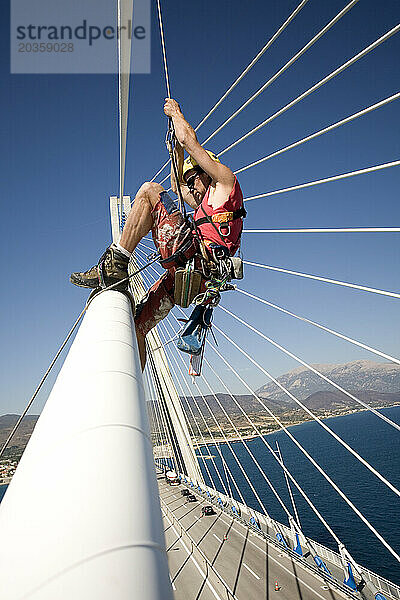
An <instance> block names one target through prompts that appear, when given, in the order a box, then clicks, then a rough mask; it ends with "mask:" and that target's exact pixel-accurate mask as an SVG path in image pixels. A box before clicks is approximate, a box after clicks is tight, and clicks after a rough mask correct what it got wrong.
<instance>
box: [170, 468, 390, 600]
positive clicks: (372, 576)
mask: <svg viewBox="0 0 400 600" xmlns="http://www.w3.org/2000/svg"><path fill="white" fill-rule="evenodd" d="M160 470H161V469H160ZM181 477H182V483H184V484H186V485H187V486H188V487H189V489H191V491H193V492H194V493H196V494H198V495H201V496H202V497H203V498H205V499H207V500H208V501H210V503H212V504H215V505H216V506H218V508H219V509H221V510H223V511H224V512H225V513H226V514H228V515H229V516H231V517H232V518H234V519H235V520H238V521H240V522H241V523H242V524H244V525H246V527H248V528H249V529H251V530H252V531H253V532H255V533H256V534H258V535H260V536H261V537H263V538H266V539H268V541H269V542H270V543H271V544H273V545H274V546H276V547H278V548H279V549H280V550H281V551H284V552H286V553H288V554H289V555H290V556H291V557H292V558H293V559H294V560H296V562H298V563H300V564H302V565H303V566H305V567H307V569H309V570H311V571H313V573H314V574H315V575H317V576H319V577H321V578H323V579H324V580H325V581H326V582H328V583H330V584H334V585H335V587H337V588H338V589H340V590H341V591H342V592H344V593H346V594H347V595H348V596H349V597H350V598H359V596H357V593H356V592H352V590H351V589H350V588H349V587H348V586H346V585H344V584H343V583H342V582H340V581H339V580H337V579H333V578H332V577H329V576H327V575H325V574H324V572H323V571H322V570H320V569H319V568H318V567H316V566H314V565H313V564H310V563H308V562H306V561H305V560H304V559H303V558H301V557H300V556H299V555H298V554H297V553H296V552H294V551H293V550H292V549H291V548H285V547H284V546H283V544H281V543H279V542H278V541H277V540H276V539H275V537H273V536H271V535H270V534H269V533H268V532H267V531H264V529H263V527H265V528H269V527H270V524H269V523H268V521H267V519H266V517H265V515H263V514H261V513H259V512H258V511H256V510H254V509H252V508H249V507H248V506H246V505H245V504H242V503H241V502H237V501H235V503H234V504H233V503H232V500H231V499H230V498H229V497H228V496H225V495H224V494H223V493H220V492H219V491H218V492H217V493H218V496H216V495H215V494H216V492H215V490H214V489H212V488H210V487H208V486H206V485H202V486H198V485H197V484H196V485H195V484H194V483H193V482H191V481H190V479H188V478H187V477H186V476H185V475H184V474H181ZM232 507H235V508H236V509H239V511H238V514H236V513H235V511H233V510H232ZM252 517H254V518H255V519H256V520H257V521H258V522H259V523H260V527H257V526H256V525H253V524H252V523H250V519H251V518H252ZM278 524H279V527H280V528H282V530H283V532H284V533H285V535H286V536H287V537H288V538H289V539H291V540H292V531H291V529H290V528H289V527H287V526H286V525H284V524H283V523H278ZM307 539H309V540H310V542H311V543H312V545H313V546H314V548H315V550H317V552H318V556H320V557H321V558H323V559H325V560H327V561H328V562H329V563H331V564H332V565H334V566H336V567H338V568H339V569H343V565H342V560H341V557H340V554H338V553H337V552H335V551H334V550H332V549H331V548H327V547H326V546H324V545H323V544H320V543H319V542H316V541H315V540H313V539H311V538H307ZM361 568H362V571H363V575H364V579H366V580H367V582H370V583H371V584H372V585H373V586H374V587H375V588H376V590H377V592H381V593H382V594H384V595H385V596H387V597H388V600H389V599H390V600H400V586H398V585H396V584H395V583H392V582H391V581H389V580H387V579H385V578H384V577H381V576H380V575H378V574H377V573H374V572H373V571H371V570H369V569H367V568H366V567H364V566H361Z"/></svg>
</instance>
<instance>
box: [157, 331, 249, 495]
mask: <svg viewBox="0 0 400 600" xmlns="http://www.w3.org/2000/svg"><path fill="white" fill-rule="evenodd" d="M162 325H163V328H164V330H165V331H167V329H166V327H165V324H164V323H162ZM170 327H171V325H170ZM171 329H172V330H173V328H172V327H171ZM173 331H174V330H173ZM160 333H162V332H161V331H160ZM175 333H176V332H175ZM162 335H163V338H164V339H165V337H166V336H165V335H164V334H162ZM171 355H172V352H171ZM180 359H181V360H182V362H183V364H184V365H185V361H184V360H183V359H182V357H181V356H180ZM179 372H180V374H181V377H184V375H183V372H182V370H181V369H179ZM196 388H197V391H198V392H199V394H200V396H201V398H202V400H203V402H204V403H205V405H206V406H207V408H208V410H209V412H210V414H211V416H212V418H213V420H214V422H215V423H216V425H217V427H218V428H219V430H220V433H221V435H222V436H223V437H224V439H225V441H226V438H225V434H224V433H223V431H222V429H221V427H220V425H219V423H218V421H216V420H215V417H214V415H213V413H212V412H211V410H210V408H209V406H208V403H207V401H206V399H205V396H204V394H203V393H202V392H201V390H200V389H199V387H198V386H197V385H196ZM196 406H197V410H198V411H199V412H200V408H199V407H198V405H196ZM201 412H202V411H201ZM212 439H213V443H214V445H215V447H216V449H217V452H218V454H219V456H220V459H221V462H222V464H223V465H224V464H225V465H226V468H227V471H228V472H229V475H230V476H231V479H232V481H233V483H234V485H235V488H236V491H237V493H238V495H239V498H240V499H241V501H242V502H243V504H245V501H244V498H243V495H242V492H241V491H240V489H239V487H238V486H237V483H236V480H235V478H234V477H233V475H232V472H231V470H230V468H229V466H228V465H227V463H226V461H225V458H224V457H223V455H222V452H221V449H220V448H219V446H218V442H217V441H216V440H215V438H214V436H213V438H212ZM230 450H231V452H232V449H231V448H230ZM226 481H227V484H228V487H229V488H230V484H229V478H228V476H227V475H226ZM225 489H226V488H225ZM228 496H229V497H230V498H231V499H232V500H233V495H232V491H231V489H229V494H228Z"/></svg>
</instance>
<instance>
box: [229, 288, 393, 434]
mask: <svg viewBox="0 0 400 600" xmlns="http://www.w3.org/2000/svg"><path fill="white" fill-rule="evenodd" d="M236 291H237V292H240V293H241V294H244V295H245V296H248V297H249V298H253V300H258V302H262V304H266V305H267V306H270V307H271V308H275V309H276V310H279V311H280V312H283V313H285V314H286V315H290V316H291V317H295V318H296V319H299V320H300V321H304V323H309V324H310V325H314V326H315V327H318V328H319V329H322V330H323V331H326V332H328V333H332V334H333V335H335V336H336V337H339V338H341V339H342V340H346V342H350V343H352V344H354V345H356V346H359V347H360V348H364V350H368V351H369V352H373V353H374V354H376V355H377V356H381V357H382V358H386V359H387V360H390V361H391V362H393V363H396V364H398V365H400V360H399V359H398V358H394V356H390V354H385V353H384V352H381V351H380V350H376V348H372V347H371V346H367V344H363V343H362V342H359V341H357V340H355V339H353V338H351V337H348V336H347V335H344V334H343V333H339V332H338V331H335V330H334V329H329V327H326V326H325V325H321V324H320V323H316V322H315V321H311V319H307V318H306V317H301V316H300V315H296V314H295V313H293V312H291V311H290V310H287V309H285V308H282V307H281V306H278V305H277V304H273V303H272V302H268V300H264V299H263V298H259V297H258V296H255V295H254V294H250V292H246V291H245V290H241V289H240V288H238V287H236ZM359 402H360V403H361V402H362V400H359ZM367 407H368V408H370V407H369V406H368V405H365V408H367ZM378 415H379V417H381V418H383V417H384V415H381V413H378ZM383 420H386V421H390V419H387V417H384V418H383ZM390 424H393V421H390Z"/></svg>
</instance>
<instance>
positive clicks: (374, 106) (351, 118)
mask: <svg viewBox="0 0 400 600" xmlns="http://www.w3.org/2000/svg"><path fill="white" fill-rule="evenodd" d="M398 98H400V92H398V93H397V94H393V96H389V97H388V98H385V99H384V100H381V101H380V102H377V103H376V104H372V105H371V106H368V107H367V108H364V109H363V110H360V111H359V112H356V113H354V114H353V115H350V116H349V117H346V118H345V119H341V120H340V121H337V122H336V123H333V124H332V125H329V126H328V127H324V128H323V129H320V130H319V131H316V132H315V133H312V134H311V135H308V136H307V137H304V138H302V139H301V140H298V141H297V142H294V143H293V144H289V146H285V147H284V148H281V149H280V150H277V151H276V152H273V153H272V154H268V155H267V156H264V158H260V159H259V160H256V161H255V162H252V163H250V164H249V165H246V166H245V167H241V168H240V169H238V170H237V171H235V175H237V174H238V173H242V172H243V171H246V170H247V169H250V168H251V167H255V166H256V165H259V164H260V163H262V162H265V161H266V160H269V159H270V158H274V157H275V156H279V155H280V154H283V153H284V152H287V151H288V150H292V149H293V148H296V147H297V146H300V145H301V144H304V143H305V142H309V141H310V140H313V139H315V138H316V137H319V136H320V135H323V134H324V133H327V132H328V131H332V130H333V129H336V128H337V127H340V126H341V125H344V124H345V123H349V122H350V121H354V119H358V117H362V116H363V115H365V114H367V113H369V112H372V111H373V110H375V109H377V108H381V107H382V106H385V104H388V103H389V102H392V101H393V100H397V99H398Z"/></svg>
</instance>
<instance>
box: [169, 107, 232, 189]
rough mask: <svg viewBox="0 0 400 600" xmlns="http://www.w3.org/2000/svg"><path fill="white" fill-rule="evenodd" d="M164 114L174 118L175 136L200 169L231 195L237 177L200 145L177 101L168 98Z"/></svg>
mask: <svg viewBox="0 0 400 600" xmlns="http://www.w3.org/2000/svg"><path fill="white" fill-rule="evenodd" d="M164 112H165V114H166V115H167V116H169V117H171V118H172V121H173V124H174V129H175V135H176V137H177V139H178V141H179V143H180V144H181V146H182V147H183V148H184V149H185V150H186V151H187V152H188V153H189V154H190V156H192V157H193V158H194V159H195V160H196V161H197V162H198V164H199V165H200V167H201V168H202V169H203V170H204V171H205V172H206V173H207V174H208V175H209V176H210V177H211V179H212V180H213V181H214V182H215V183H217V184H220V186H221V187H222V188H223V189H224V192H226V193H227V194H229V193H230V192H231V190H232V186H233V183H234V181H235V176H234V174H233V173H232V171H231V170H230V169H229V167H227V166H226V165H223V164H221V163H218V162H216V161H214V160H213V159H212V158H211V157H210V156H209V155H208V154H207V152H206V151H205V150H204V148H203V147H202V146H201V145H200V143H199V141H198V139H197V136H196V133H195V131H194V129H193V127H191V125H189V123H188V122H187V121H186V119H185V117H184V116H183V113H182V111H181V109H180V107H179V104H178V103H177V102H176V100H172V98H167V99H166V101H165V105H164Z"/></svg>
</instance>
